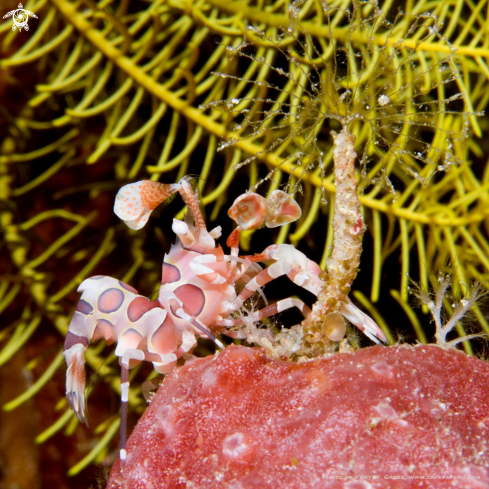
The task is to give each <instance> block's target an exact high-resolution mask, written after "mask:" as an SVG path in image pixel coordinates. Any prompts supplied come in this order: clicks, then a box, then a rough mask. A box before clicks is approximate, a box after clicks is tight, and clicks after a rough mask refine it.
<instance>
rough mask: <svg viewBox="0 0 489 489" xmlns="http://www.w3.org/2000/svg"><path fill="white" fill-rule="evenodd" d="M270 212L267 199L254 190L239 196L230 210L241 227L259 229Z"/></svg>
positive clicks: (231, 216)
mask: <svg viewBox="0 0 489 489" xmlns="http://www.w3.org/2000/svg"><path fill="white" fill-rule="evenodd" d="M267 214H268V203H267V199H265V198H264V197H262V196H261V195H258V194H255V193H253V192H251V193H247V194H244V195H241V196H239V197H238V198H237V199H236V200H235V201H234V202H233V205H232V206H231V208H230V209H229V211H228V216H229V217H230V218H231V219H234V220H235V221H236V223H237V224H238V226H239V227H240V228H241V229H245V230H246V229H258V228H259V227H261V226H263V224H264V222H265V218H266V216H267Z"/></svg>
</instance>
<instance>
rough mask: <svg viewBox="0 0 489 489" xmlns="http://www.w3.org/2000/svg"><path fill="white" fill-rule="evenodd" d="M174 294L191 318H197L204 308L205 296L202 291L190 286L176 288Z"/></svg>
mask: <svg viewBox="0 0 489 489" xmlns="http://www.w3.org/2000/svg"><path fill="white" fill-rule="evenodd" d="M174 294H175V295H176V296H177V297H178V298H179V299H180V300H181V301H182V302H183V305H184V306H185V307H186V309H187V310H188V311H189V312H190V314H192V315H193V316H195V317H196V316H198V315H199V314H200V313H201V312H202V309H204V306H205V295H204V292H202V289H200V288H199V287H197V286H196V285H192V284H185V285H181V286H180V287H178V289H176V290H175V292H174Z"/></svg>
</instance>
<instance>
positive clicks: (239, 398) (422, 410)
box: [107, 346, 489, 489]
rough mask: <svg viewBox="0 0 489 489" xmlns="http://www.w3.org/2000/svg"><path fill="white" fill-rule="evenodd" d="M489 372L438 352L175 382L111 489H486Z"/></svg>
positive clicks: (244, 362)
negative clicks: (421, 488) (384, 488)
mask: <svg viewBox="0 0 489 489" xmlns="http://www.w3.org/2000/svg"><path fill="white" fill-rule="evenodd" d="M487 467H489V364H487V363H486V362H483V361H481V360H478V359H477V358H473V357H468V356H466V355H465V354H464V353H461V352H457V351H447V350H443V349H441V348H439V347H437V346H416V347H411V346H398V347H390V348H384V347H378V346H376V347H373V348H366V349H362V350H358V351H356V352H354V353H341V354H337V355H335V356H332V357H331V358H328V359H321V360H319V359H318V360H314V361H310V362H305V363H300V364H297V363H289V362H280V361H275V360H271V359H269V358H267V357H266V356H265V354H264V352H263V350H260V349H255V348H245V347H238V346H232V347H229V348H226V349H225V350H224V351H223V352H222V353H220V354H219V355H216V356H213V357H207V358H202V359H198V360H195V361H194V362H193V363H191V364H189V365H186V366H184V367H182V368H179V369H178V370H176V371H175V372H173V373H172V374H171V375H170V376H169V377H168V378H167V379H166V381H165V383H164V385H163V386H162V387H161V388H160V389H159V390H158V392H157V394H156V397H155V399H154V400H153V402H152V403H151V405H150V406H149V408H148V409H147V411H146V413H145V414H144V416H143V417H142V418H141V420H140V421H139V423H138V425H137V426H136V428H135V430H134V433H133V434H132V436H131V437H130V438H129V440H128V455H127V461H126V463H125V466H124V468H123V469H122V470H121V466H120V462H119V461H117V462H116V463H115V464H114V467H113V469H112V472H111V475H110V480H109V484H108V486H107V487H108V488H109V489H115V488H130V489H142V488H144V489H157V488H165V489H173V488H175V489H177V488H178V489H183V488H187V489H190V488H194V489H204V488H229V489H246V488H260V489H261V488H274V489H276V488H280V489H284V488H291V489H300V488H304V489H306V488H307V489H312V488H317V489H319V488H321V489H322V488H335V489H337V488H338V489H339V488H349V489H367V488H377V487H386V488H396V489H403V488H412V487H426V488H433V487H434V488H449V487H457V488H489V470H488V468H487Z"/></svg>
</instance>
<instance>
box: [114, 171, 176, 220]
mask: <svg viewBox="0 0 489 489" xmlns="http://www.w3.org/2000/svg"><path fill="white" fill-rule="evenodd" d="M178 189H179V185H178V184H164V183H159V182H153V181H152V180H141V181H139V182H136V183H130V184H129V185H125V186H124V187H122V188H121V189H120V190H119V192H118V193H117V196H116V198H115V203H114V212H115V213H116V215H117V216H118V217H119V218H121V219H122V220H123V221H124V222H125V223H126V224H127V226H128V227H129V228H131V229H141V228H142V227H143V226H144V225H145V224H146V223H147V222H148V219H149V216H150V214H151V212H152V211H153V210H154V209H155V208H156V207H158V205H160V204H161V203H162V202H164V201H165V200H166V199H168V197H170V196H171V195H172V194H174V193H175V192H176V191H177V190H178Z"/></svg>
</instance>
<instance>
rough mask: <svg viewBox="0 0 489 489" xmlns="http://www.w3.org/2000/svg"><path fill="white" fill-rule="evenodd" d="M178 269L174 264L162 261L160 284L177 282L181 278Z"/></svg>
mask: <svg viewBox="0 0 489 489" xmlns="http://www.w3.org/2000/svg"><path fill="white" fill-rule="evenodd" d="M181 276H182V275H181V274H180V270H179V269H178V268H177V267H176V266H175V265H170V264H169V263H165V262H163V267H162V270H161V285H163V284H171V283H173V282H178V281H179V280H180V278H181Z"/></svg>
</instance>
